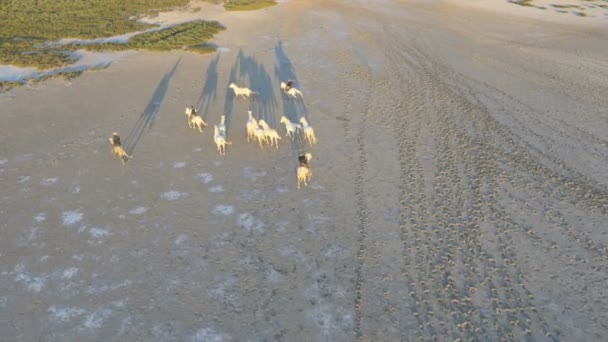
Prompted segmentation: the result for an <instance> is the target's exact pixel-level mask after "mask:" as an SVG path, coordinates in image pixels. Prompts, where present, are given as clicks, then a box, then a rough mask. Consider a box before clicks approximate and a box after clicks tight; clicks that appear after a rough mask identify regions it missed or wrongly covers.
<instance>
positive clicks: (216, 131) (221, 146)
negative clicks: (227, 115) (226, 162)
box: [213, 125, 232, 156]
mask: <svg viewBox="0 0 608 342" xmlns="http://www.w3.org/2000/svg"><path fill="white" fill-rule="evenodd" d="M213 141H214V142H215V145H216V146H217V151H218V152H219V153H220V155H223V156H225V155H226V145H231V144H232V142H231V141H226V136H225V135H223V134H221V132H220V128H219V127H218V126H217V125H213Z"/></svg>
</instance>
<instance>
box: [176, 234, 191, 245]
mask: <svg viewBox="0 0 608 342" xmlns="http://www.w3.org/2000/svg"><path fill="white" fill-rule="evenodd" d="M186 240H188V235H186V234H179V236H178V237H177V238H176V239H175V245H176V246H179V245H181V244H182V242H184V241H186Z"/></svg>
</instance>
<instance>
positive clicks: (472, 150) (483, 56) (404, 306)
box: [0, 0, 608, 341]
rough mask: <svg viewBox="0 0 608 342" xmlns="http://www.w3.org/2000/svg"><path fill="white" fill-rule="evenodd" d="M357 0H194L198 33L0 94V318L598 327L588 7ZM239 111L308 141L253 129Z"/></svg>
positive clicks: (505, 335)
mask: <svg viewBox="0 0 608 342" xmlns="http://www.w3.org/2000/svg"><path fill="white" fill-rule="evenodd" d="M370 3H371V2H369V1H320V0H312V1H297V0H292V1H285V2H282V3H281V4H280V5H278V6H275V7H273V8H270V9H267V10H262V11H257V12H250V13H223V12H221V11H217V12H213V13H212V14H210V15H211V16H212V17H211V18H208V19H218V20H220V21H221V22H222V23H224V24H225V25H226V26H227V27H228V29H227V30H226V31H224V32H222V33H220V34H219V35H218V36H217V37H216V39H214V43H215V44H217V45H218V46H219V47H220V49H219V50H218V52H217V53H215V54H212V55H208V56H201V55H197V54H192V53H186V52H171V53H146V52H137V53H132V54H129V55H127V56H125V57H124V58H121V59H119V60H116V61H114V62H112V65H111V66H110V67H109V68H108V69H105V70H101V71H99V72H93V73H86V74H84V75H83V76H81V77H78V78H76V79H74V80H73V81H70V82H66V81H59V80H53V81H49V82H46V83H43V84H39V85H36V86H35V87H22V88H18V89H14V90H11V91H10V92H9V93H7V94H2V95H0V106H1V107H0V108H1V109H0V112H1V113H2V114H1V117H2V125H0V184H2V191H1V193H0V217H1V218H2V220H0V233H1V238H0V336H1V337H0V340H2V341H4V340H6V341H135V340H141V341H353V340H365V341H398V340H407V341H415V340H440V341H453V340H457V339H461V340H462V341H469V340H482V341H495V340H501V339H504V340H529V341H534V340H541V341H544V340H551V339H553V340H561V341H597V340H601V339H602V338H603V337H604V336H607V335H608V324H607V323H606V322H608V313H607V312H606V310H605V308H606V307H608V287H607V286H606V285H607V284H608V273H607V271H606V265H607V263H606V262H607V261H608V249H607V247H606V246H608V236H607V231H608V228H607V224H606V222H608V212H607V211H608V188H607V187H608V173H607V172H606V170H608V139H607V136H606V132H608V117H607V116H606V99H607V98H608V64H607V63H606V56H608V44H606V43H607V42H606V39H607V38H606V37H607V35H606V34H605V33H606V31H605V29H603V28H602V27H591V26H589V25H577V24H576V23H561V22H560V23H557V22H556V23H551V22H546V21H542V22H541V21H535V20H533V19H531V18H528V17H525V16H521V17H514V16H513V15H503V14H500V13H498V12H492V11H485V10H481V9H478V8H476V7H468V6H464V5H457V4H454V3H451V2H440V1H431V2H428V1H426V2H424V1H400V2H396V1H374V2H373V5H372V4H370ZM199 14H200V16H201V17H203V18H205V15H204V11H200V12H199ZM173 15H175V14H173ZM288 78H289V79H293V80H295V84H296V87H298V88H299V89H300V90H302V92H303V93H304V99H303V101H294V100H290V99H288V98H286V97H284V96H283V95H282V94H281V92H280V90H279V82H280V81H281V80H284V79H288ZM233 80H235V81H237V82H238V83H239V84H240V85H241V86H249V87H250V88H252V89H253V90H255V91H258V92H259V93H260V94H259V96H257V97H256V98H255V99H254V100H251V101H250V100H243V99H234V98H233V96H232V93H231V92H229V91H228V84H229V83H230V82H231V81H233ZM190 104H193V105H196V106H197V107H198V108H200V110H201V113H202V115H203V117H204V118H205V120H206V121H207V122H209V123H210V124H211V125H213V124H217V123H218V122H219V117H220V115H222V114H225V115H226V116H227V122H226V124H227V127H228V132H227V135H228V139H229V140H231V141H232V142H233V144H232V145H229V146H228V148H227V155H226V156H225V157H223V156H220V155H218V153H217V151H216V148H215V145H214V144H213V128H212V127H208V128H207V129H206V130H205V131H204V132H203V133H199V132H197V131H194V130H192V129H189V128H188V127H187V125H186V119H185V115H184V108H185V107H186V106H188V105H190ZM248 109H252V110H253V112H254V115H256V116H257V117H258V118H264V119H265V120H266V121H268V122H269V124H270V125H271V126H273V127H276V128H277V129H278V131H279V133H281V135H283V134H284V133H285V130H284V127H283V125H282V124H280V123H279V118H280V116H281V115H283V114H285V115H287V116H289V117H290V118H294V119H295V118H298V117H300V116H306V117H307V118H308V121H309V122H310V124H311V125H312V126H313V127H314V128H315V132H316V135H317V138H318V140H319V142H318V143H317V144H316V145H314V146H312V147H306V146H305V144H303V143H302V141H301V140H298V141H296V142H294V143H290V142H289V141H288V140H287V138H283V140H281V141H280V142H279V146H280V148H279V149H278V150H277V149H274V148H272V149H271V148H264V150H260V149H259V147H258V146H256V145H254V144H253V143H247V141H246V135H245V122H246V119H247V110H248ZM113 131H118V132H119V133H120V134H121V136H122V139H123V144H124V145H125V147H126V148H127V150H128V152H129V153H131V154H132V155H133V158H132V159H131V160H129V161H128V163H127V164H126V165H125V166H123V165H121V163H120V162H119V161H118V160H116V159H115V158H114V157H113V156H112V154H111V153H110V146H109V143H108V140H107V139H108V137H109V136H110V134H111V133H112V132H113ZM302 152H311V153H312V154H313V160H312V161H311V167H312V170H313V178H312V183H311V184H310V185H309V186H308V187H307V188H304V189H303V190H300V191H296V189H295V186H296V183H295V182H296V180H295V166H296V165H297V155H298V154H300V153H302Z"/></svg>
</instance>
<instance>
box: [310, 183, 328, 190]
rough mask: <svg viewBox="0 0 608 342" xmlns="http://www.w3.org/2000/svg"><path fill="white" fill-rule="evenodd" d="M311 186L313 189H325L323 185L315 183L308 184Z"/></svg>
mask: <svg viewBox="0 0 608 342" xmlns="http://www.w3.org/2000/svg"><path fill="white" fill-rule="evenodd" d="M310 187H311V188H313V189H315V190H325V187H324V186H323V185H319V184H317V183H313V184H311V185H310Z"/></svg>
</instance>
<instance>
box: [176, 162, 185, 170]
mask: <svg viewBox="0 0 608 342" xmlns="http://www.w3.org/2000/svg"><path fill="white" fill-rule="evenodd" d="M184 166H186V163H184V162H175V163H173V168H174V169H181V168H182V167H184Z"/></svg>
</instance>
